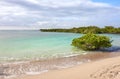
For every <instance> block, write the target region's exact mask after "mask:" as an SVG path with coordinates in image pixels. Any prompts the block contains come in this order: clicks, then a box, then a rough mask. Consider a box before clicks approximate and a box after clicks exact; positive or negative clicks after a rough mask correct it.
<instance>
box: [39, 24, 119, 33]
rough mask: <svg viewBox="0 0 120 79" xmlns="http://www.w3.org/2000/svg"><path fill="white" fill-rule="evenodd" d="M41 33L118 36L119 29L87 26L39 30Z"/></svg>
mask: <svg viewBox="0 0 120 79" xmlns="http://www.w3.org/2000/svg"><path fill="white" fill-rule="evenodd" d="M40 30H41V31H42V32H70V33H83V34H86V33H95V34H101V33H111V34H120V28H115V27H113V26H105V27H104V28H99V27H97V26H88V27H78V28H76V27H74V28H70V29H40Z"/></svg>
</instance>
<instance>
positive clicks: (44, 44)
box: [0, 30, 120, 62]
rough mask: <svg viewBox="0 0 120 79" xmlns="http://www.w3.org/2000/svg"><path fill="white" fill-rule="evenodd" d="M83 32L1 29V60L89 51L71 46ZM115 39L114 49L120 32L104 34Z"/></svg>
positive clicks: (119, 43)
mask: <svg viewBox="0 0 120 79" xmlns="http://www.w3.org/2000/svg"><path fill="white" fill-rule="evenodd" d="M82 35H83V34H75V33H56V32H40V31H37V30H34V31H25V30H24V31H21V30H20V31H18V30H16V31H15V30H14V31H11V30H9V31H0V61H1V62H3V61H13V60H16V61H17V60H32V59H48V58H59V57H64V56H72V55H77V54H87V53H90V52H88V51H82V50H78V49H76V48H75V47H73V46H71V42H72V40H73V39H74V38H77V37H81V36H82ZM104 35H106V36H108V37H110V38H111V40H113V42H112V44H113V47H112V48H109V49H112V50H116V49H119V47H120V34H104Z"/></svg>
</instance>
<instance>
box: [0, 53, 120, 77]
mask: <svg viewBox="0 0 120 79" xmlns="http://www.w3.org/2000/svg"><path fill="white" fill-rule="evenodd" d="M118 55H119V56H120V54H119V53H109V52H108V53H107V52H106V53H104V52H98V53H90V54H86V55H77V56H71V57H63V58H56V59H47V60H32V61H26V62H19V63H18V62H17V63H16V62H14V63H8V64H4V65H3V64H0V68H4V67H5V69H4V72H3V73H2V74H1V75H0V79H4V78H6V77H10V76H20V77H21V76H23V75H36V74H40V73H42V72H48V71H53V70H59V69H63V68H64V69H65V68H70V67H74V66H77V65H82V64H83V63H88V62H93V61H96V60H101V59H105V58H110V57H115V56H118ZM12 79H13V78H12ZM40 79H41V78H40Z"/></svg>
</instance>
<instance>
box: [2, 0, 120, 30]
mask: <svg viewBox="0 0 120 79" xmlns="http://www.w3.org/2000/svg"><path fill="white" fill-rule="evenodd" d="M119 3H120V1H119V0H0V29H40V28H71V27H80V26H87V25H97V26H100V27H103V26H105V25H112V26H115V27H120V4H119Z"/></svg>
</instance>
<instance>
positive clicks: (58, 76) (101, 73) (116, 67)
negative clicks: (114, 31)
mask: <svg viewBox="0 0 120 79" xmlns="http://www.w3.org/2000/svg"><path fill="white" fill-rule="evenodd" d="M15 79H120V56H119V57H113V58H107V59H103V60H98V61H94V62H89V63H85V64H82V65H79V66H74V67H71V68H66V69H60V70H51V71H49V72H46V73H42V74H40V75H33V76H30V75H27V76H23V77H18V78H15Z"/></svg>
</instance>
